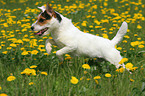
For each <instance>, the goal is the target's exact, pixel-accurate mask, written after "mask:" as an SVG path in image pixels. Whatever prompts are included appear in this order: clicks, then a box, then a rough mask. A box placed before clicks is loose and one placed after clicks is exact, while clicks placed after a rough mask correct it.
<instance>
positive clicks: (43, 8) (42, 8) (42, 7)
mask: <svg viewBox="0 0 145 96" xmlns="http://www.w3.org/2000/svg"><path fill="white" fill-rule="evenodd" d="M38 8H39V9H41V10H42V12H44V11H45V10H46V8H45V6H41V7H38Z"/></svg>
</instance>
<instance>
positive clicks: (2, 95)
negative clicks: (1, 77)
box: [0, 93, 8, 96]
mask: <svg viewBox="0 0 145 96" xmlns="http://www.w3.org/2000/svg"><path fill="white" fill-rule="evenodd" d="M0 96H8V95H7V94H5V93H1V94H0Z"/></svg>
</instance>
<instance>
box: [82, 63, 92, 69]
mask: <svg viewBox="0 0 145 96" xmlns="http://www.w3.org/2000/svg"><path fill="white" fill-rule="evenodd" d="M82 67H83V68H84V69H90V68H91V67H90V66H89V64H83V65H82Z"/></svg>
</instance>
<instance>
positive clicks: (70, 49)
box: [56, 46, 75, 61]
mask: <svg viewBox="0 0 145 96" xmlns="http://www.w3.org/2000/svg"><path fill="white" fill-rule="evenodd" d="M74 50H75V48H74V47H71V46H66V47H63V48H62V49H60V50H58V51H57V52H56V55H57V56H58V58H59V59H60V60H61V61H63V57H62V55H64V54H66V53H70V52H73V51H74Z"/></svg>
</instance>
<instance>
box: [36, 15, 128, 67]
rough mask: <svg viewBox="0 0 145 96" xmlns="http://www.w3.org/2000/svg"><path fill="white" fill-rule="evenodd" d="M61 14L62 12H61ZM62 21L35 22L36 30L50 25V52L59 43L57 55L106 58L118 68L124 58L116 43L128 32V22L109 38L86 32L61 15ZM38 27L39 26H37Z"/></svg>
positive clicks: (47, 44)
mask: <svg viewBox="0 0 145 96" xmlns="http://www.w3.org/2000/svg"><path fill="white" fill-rule="evenodd" d="M60 15H61V14H60ZM61 18H62V21H61V22H58V20H57V19H56V18H54V17H53V18H52V19H51V21H50V22H48V23H47V24H45V25H44V26H40V25H38V24H36V23H34V24H33V26H34V27H35V31H39V30H42V29H43V28H44V27H49V29H48V30H47V32H45V33H44V35H47V34H49V33H51V36H52V37H53V39H51V40H50V39H48V40H47V41H46V50H47V52H48V53H49V54H50V52H51V49H52V48H51V46H52V44H55V45H57V46H58V47H59V48H60V50H58V51H57V52H56V55H57V56H58V57H59V58H60V59H61V60H63V58H62V55H64V54H66V53H70V54H71V55H72V56H85V57H90V58H95V57H98V58H104V59H106V60H107V61H109V62H110V63H112V64H114V65H115V66H116V68H119V66H121V65H120V64H119V62H120V60H121V59H122V57H121V55H120V52H119V51H118V50H117V49H115V45H116V44H117V43H118V42H119V41H121V39H122V38H123V36H124V35H125V34H126V32H127V27H128V26H127V23H126V22H123V23H122V26H121V27H120V29H119V31H118V32H117V35H116V36H115V37H114V38H113V39H112V40H108V39H105V38H103V37H99V36H95V35H92V34H89V33H84V32H82V31H80V30H79V29H78V28H76V27H75V26H74V25H73V24H72V22H71V20H70V19H68V18H66V17H64V16H62V15H61ZM36 27H37V28H36Z"/></svg>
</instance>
